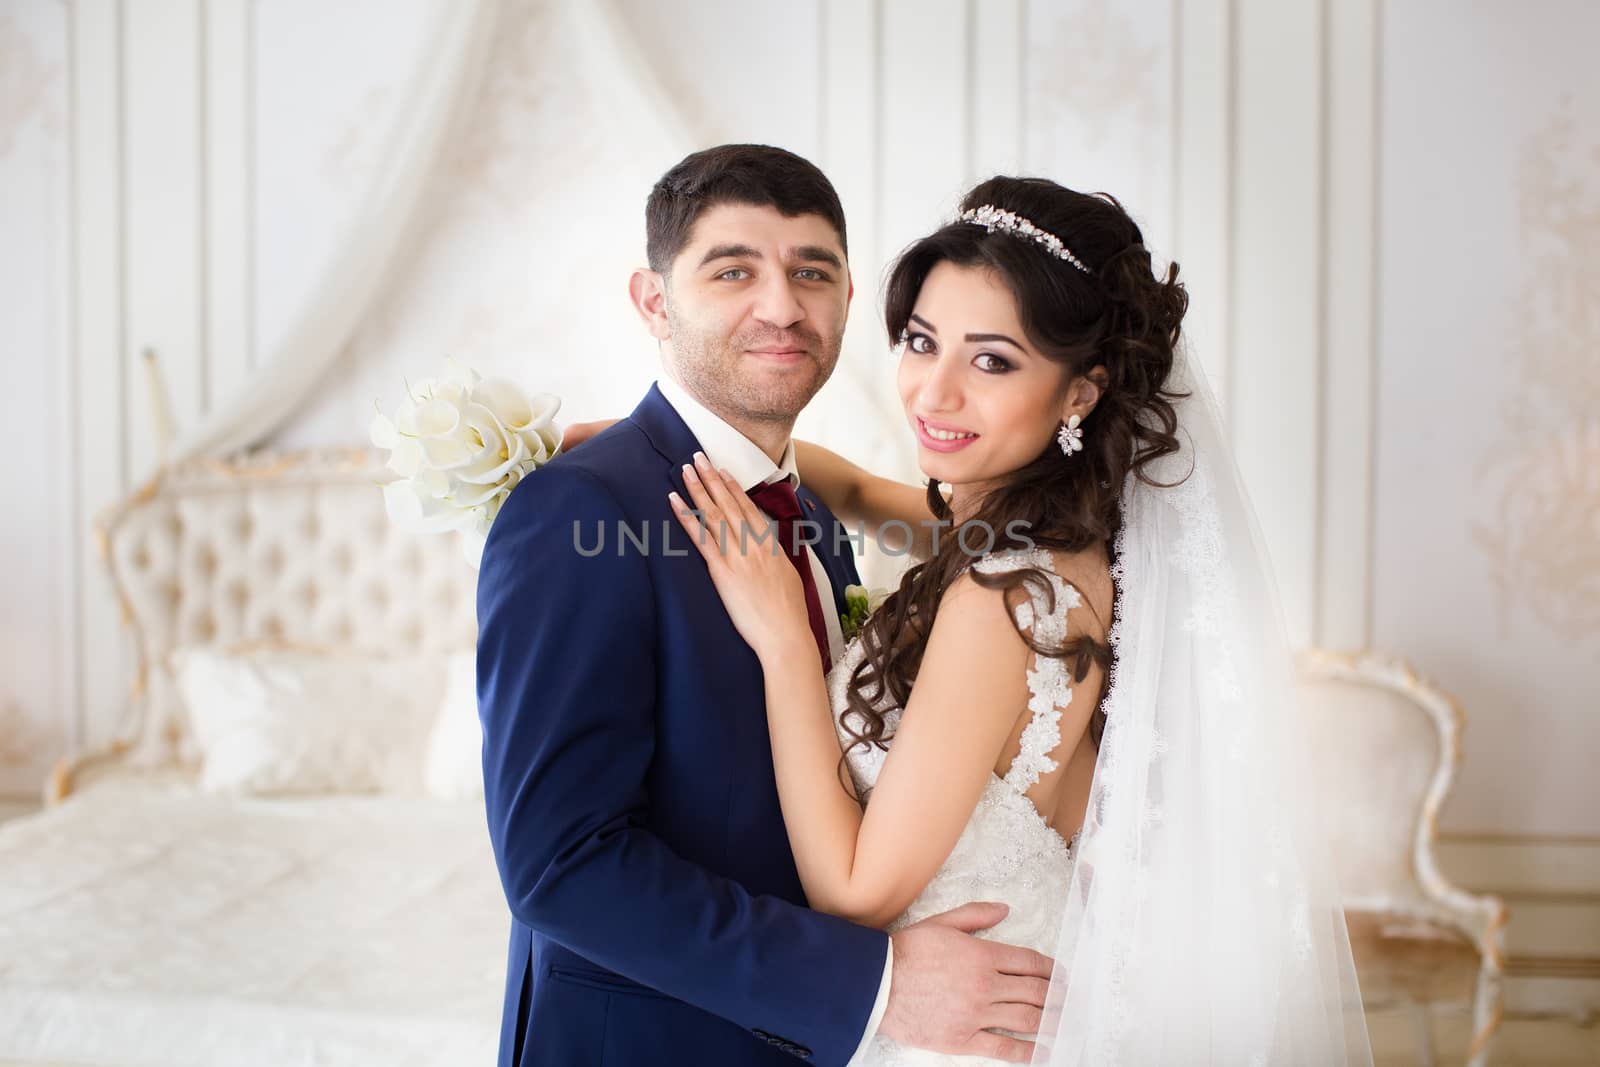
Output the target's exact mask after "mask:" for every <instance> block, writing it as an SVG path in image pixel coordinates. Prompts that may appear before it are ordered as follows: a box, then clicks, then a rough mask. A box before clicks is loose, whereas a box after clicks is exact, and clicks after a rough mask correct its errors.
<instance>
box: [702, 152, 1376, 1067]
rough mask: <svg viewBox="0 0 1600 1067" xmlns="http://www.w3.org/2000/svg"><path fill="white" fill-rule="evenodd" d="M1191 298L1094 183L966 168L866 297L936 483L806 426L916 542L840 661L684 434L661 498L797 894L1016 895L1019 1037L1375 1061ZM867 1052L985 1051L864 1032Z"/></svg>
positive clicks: (1271, 613)
mask: <svg viewBox="0 0 1600 1067" xmlns="http://www.w3.org/2000/svg"><path fill="white" fill-rule="evenodd" d="M1186 306H1187V296H1186V294H1185V292H1184V289H1183V287H1182V286H1181V284H1179V282H1178V280H1177V267H1176V266H1175V265H1174V266H1173V267H1171V268H1169V270H1168V271H1167V272H1166V275H1165V276H1164V277H1157V276H1155V275H1154V274H1153V273H1152V268H1151V258H1150V254H1149V252H1148V251H1147V250H1146V249H1145V247H1144V243H1143V237H1142V235H1141V233H1140V231H1139V228H1138V227H1137V226H1136V225H1135V224H1134V222H1133V221H1132V219H1131V218H1129V216H1128V215H1127V214H1126V213H1125V212H1124V211H1123V210H1122V208H1121V206H1120V205H1119V204H1118V203H1117V202H1116V201H1115V200H1114V199H1112V198H1111V197H1109V196H1103V195H1101V196H1089V195H1085V194H1082V193H1078V192H1074V191H1072V190H1070V189H1066V188H1063V187H1061V186H1059V185H1056V184H1054V183H1052V182H1048V181H1044V180H1039V179H1019V178H1003V177H1002V178H994V179H992V180H990V181H987V182H984V183H982V184H981V185H979V186H977V187H976V188H975V189H973V190H972V191H971V192H970V193H968V194H967V196H966V197H965V198H964V200H963V203H962V210H961V213H960V214H959V215H958V217H957V218H956V220H955V221H953V222H951V223H949V224H948V225H946V226H944V227H942V228H940V229H939V230H937V231H936V232H934V233H933V234H931V235H929V236H927V237H925V238H923V239H922V240H920V241H918V242H916V243H915V244H914V245H912V246H911V247H910V248H909V249H908V250H907V251H906V252H905V253H904V254H903V255H902V256H901V258H900V259H899V261H898V263H897V264H896V265H895V267H894V268H893V272H892V274H891V276H890V279H889V282H888V287H887V302H886V308H885V318H886V324H887V326H888V331H889V336H890V337H891V339H892V340H893V341H894V342H895V343H896V345H897V347H898V349H899V371H898V388H899V393H900V399H901V403H902V405H903V407H904V410H905V416H906V420H907V423H908V425H909V428H910V429H911V431H912V432H913V433H914V434H915V436H916V439H917V444H918V459H919V464H920V466H921V469H922V471H923V473H924V474H925V475H927V477H928V483H927V487H926V491H924V490H923V489H920V488H917V487H912V486H905V485H900V484H897V483H894V482H891V481H887V480H884V479H880V478H876V477H873V476H871V475H869V474H868V473H866V472H864V471H862V470H860V469H859V468H857V467H855V466H853V465H852V464H850V463H848V462H847V461H845V460H843V459H842V458H840V457H838V456H836V455H834V454H833V453H831V452H828V451H827V450H825V449H822V448H818V447H816V446H812V445H808V444H804V443H799V444H798V445H797V460H798V465H799V467H800V469H801V470H802V471H803V472H804V474H805V477H806V482H807V484H808V485H809V486H810V487H811V488H813V489H814V490H815V491H816V492H817V493H818V495H820V496H821V497H822V498H823V501H824V503H826V504H827V506H828V507H829V508H830V509H831V510H832V511H833V512H834V513H835V514H836V515H837V516H838V517H839V518H840V519H841V521H843V522H844V524H845V525H846V527H848V528H851V529H854V528H855V527H856V526H857V525H858V524H860V525H864V526H865V527H866V529H867V530H868V532H869V533H877V534H879V535H881V536H882V539H883V540H882V543H885V544H890V545H895V546H896V547H897V545H896V542H900V541H903V540H904V538H903V536H902V535H903V533H904V530H905V529H906V528H907V527H908V526H909V528H910V529H912V530H914V531H916V538H915V544H914V545H913V551H914V552H915V553H916V554H917V556H918V557H919V559H920V560H921V561H920V562H918V563H917V564H916V565H915V566H913V567H912V568H911V569H910V570H909V571H907V572H906V574H905V575H904V577H903V578H902V579H901V581H900V584H899V587H898V589H896V590H895V591H894V592H893V593H891V594H890V595H889V596H888V598H887V599H886V600H885V601H884V602H883V604H882V605H881V606H880V607H879V608H878V609H877V610H876V611H875V612H874V613H873V614H872V615H871V616H870V617H869V618H868V619H867V621H866V622H865V623H864V624H863V625H862V627H861V629H860V632H859V633H858V634H857V635H856V636H855V637H854V638H853V640H852V641H851V642H850V644H849V646H848V648H847V650H846V652H845V654H844V655H843V657H842V658H841V659H840V661H839V662H837V663H836V664H834V665H833V666H832V668H831V670H830V671H829V672H828V673H827V675H826V677H825V678H824V675H823V673H822V672H821V671H820V670H819V669H818V667H819V663H818V656H819V651H818V646H817V643H816V641H815V639H814V637H813V631H812V629H811V627H810V624H809V623H808V618H807V609H806V600H805V595H804V592H803V590H802V586H801V582H800V579H799V576H798V574H797V571H796V569H795V568H794V567H793V566H792V565H791V563H790V561H789V559H788V558H787V557H785V556H784V555H782V554H778V553H774V552H771V551H760V550H756V551H749V550H748V548H747V547H746V546H745V544H744V542H743V541H742V539H741V538H740V536H739V535H738V534H737V533H736V532H735V531H738V530H739V529H740V528H741V526H745V527H751V528H764V527H765V526H766V524H767V521H768V520H767V519H766V516H765V515H763V514H762V512H761V511H759V510H758V509H757V508H756V507H755V505H754V504H753V503H752V502H751V501H750V499H749V498H748V497H747V496H746V495H745V494H744V493H743V492H741V491H740V489H739V486H738V485H737V484H736V483H734V482H733V481H731V479H729V478H728V477H727V476H726V475H724V474H723V473H721V472H719V471H717V470H714V469H711V468H710V467H709V466H708V465H706V464H705V462H704V459H703V457H698V459H697V467H698V469H697V470H696V471H695V475H696V476H693V477H690V476H687V475H686V487H687V491H688V493H689V497H690V499H687V500H684V499H679V498H677V497H676V495H674V499H673V506H674V508H675V510H676V512H677V514H678V517H679V519H680V521H681V522H682V523H683V524H684V526H685V528H686V529H687V530H688V531H689V532H690V533H691V535H693V536H694V539H695V541H696V543H697V544H698V545H699V547H700V551H701V553H702V555H703V556H704V558H705V561H706V564H707V566H708V568H709V570H710V574H711V577H712V579H713V581H714V582H715V584H716V587H717V590H718V592H719V593H720V594H721V596H722V598H723V600H724V602H725V604H726V606H727V609H728V613H729V615H730V617H731V618H732V619H733V621H734V624H735V625H736V626H737V627H738V629H739V631H740V633H741V635H742V636H743V637H744V638H745V640H746V641H748V642H749V644H750V646H751V647H752V648H753V649H754V651H755V652H756V654H757V655H758V657H759V658H760V661H761V665H762V669H763V672H764V675H765V689H766V713H767V716H768V720H769V727H770V733H771V739H772V754H773V761H774V765H775V768H776V773H777V784H778V792H779V798H780V801H781V803H782V809H783V816H784V821H785V824H786V826H787V830H788V834H789V838H790V843H791V846H792V850H793V853H794V857H795V861H796V864H797V867H798V870H799V873H800V878H801V881H802V883H803V885H804V887H805V891H806V895H807V898H808V900H809V902H810V903H811V905H812V906H813V907H814V908H816V909H819V910H822V911H827V912H831V913H833V914H836V915H840V916H843V917H845V918H848V919H851V920H853V921H856V922H859V923H863V924H869V925H874V926H881V927H886V928H888V929H890V930H895V929H898V928H900V927H902V926H905V925H908V924H910V923H913V922H916V921H918V920H920V919H922V918H925V917H927V916H929V915H933V914H937V913H939V912H942V911H946V910H948V909H950V908H952V907H955V906H958V905H960V904H962V903H965V902H969V901H974V900H993V901H1001V902H1003V903H1005V904H1008V905H1009V906H1010V911H1009V914H1008V915H1007V917H1006V918H1005V919H1004V920H1003V921H1002V922H1001V923H1000V924H999V925H997V926H995V927H994V928H992V929H991V930H989V931H987V932H986V933H985V934H984V935H983V936H986V937H992V938H994V939H996V940H999V941H1003V942H1007V943H1010V944H1016V945H1023V946H1027V947H1029V948H1033V949H1035V950H1038V951H1040V952H1043V953H1046V954H1047V955H1052V956H1054V958H1055V959H1056V968H1055V972H1054V974H1053V976H1052V979H1051V986H1050V992H1049V997H1048V1000H1047V1004H1046V1008H1045V1012H1044V1018H1043V1021H1042V1024H1041V1025H1040V1027H1039V1030H1038V1034H1037V1039H1036V1040H1037V1047H1036V1049H1035V1052H1034V1059H1033V1062H1034V1063H1048V1064H1108V1063H1118V1064H1170V1063H1187V1064H1194V1063H1214V1064H1274V1065H1276V1064H1345V1063H1370V1062H1371V1051H1370V1048H1369V1045H1368V1039H1367V1033H1366V1028H1365V1023H1364V1019H1363V1017H1362V1015H1361V1005H1360V998H1359V995H1358V992H1357V989H1356V984H1355V977H1354V971H1353V967H1352V964H1351V958H1350V949H1349V945H1348V939H1347V936H1346V933H1345V929H1344V923H1343V918H1342V913H1341V911H1340V909H1339V906H1338V900H1337V897H1336V894H1335V892H1334V889H1333V885H1332V881H1331V879H1330V878H1329V877H1328V875H1327V872H1326V871H1325V870H1324V869H1323V867H1322V853H1323V851H1324V850H1323V849H1322V848H1321V846H1320V845H1319V843H1318V842H1319V838H1318V837H1317V836H1315V830H1314V828H1313V827H1314V823H1313V822H1311V821H1309V819H1308V815H1309V813H1308V811H1307V810H1306V809H1307V807H1308V805H1307V803H1306V802H1307V801H1308V799H1309V798H1308V797H1307V796H1306V790H1305V789H1304V788H1303V787H1302V783H1303V782H1305V781H1306V778H1305V776H1304V772H1303V770H1302V768H1301V763H1300V761H1301V759H1302V754H1301V753H1300V751H1299V748H1298V737H1299V723H1298V722H1297V721H1296V718H1295V707H1294V704H1293V703H1292V701H1291V700H1290V699H1289V696H1288V694H1289V692H1290V690H1289V681H1290V680H1289V676H1288V658H1287V655H1286V652H1285V650H1284V648H1283V644H1282V637H1281V626H1280V623H1279V620H1278V616H1277V613H1276V612H1277V609H1276V601H1275V597H1274V592H1273V589H1272V585H1271V581H1270V576H1269V574H1268V571H1267V567H1266V565H1265V557H1264V554H1263V552H1262V550H1261V549H1260V547H1259V545H1258V541H1257V539H1256V534H1255V531H1254V526H1253V519H1252V517H1251V513H1250V511H1249V506H1248V503H1247V500H1246V498H1245V496H1244V494H1243V492H1242V489H1241V487H1240V485H1239V482H1238V477H1237V474H1236V472H1235V470H1234V468H1233V465H1232V461H1231V458H1230V456H1229V453H1228V451H1227V449H1226V446H1225V444H1224V437H1223V434H1222V428H1221V423H1220V419H1219V417H1218V415H1217V414H1216V411H1215V408H1214V406H1213V404H1212V402H1211V400H1210V397H1209V395H1208V393H1207V392H1206V390H1205V386H1204V383H1203V381H1202V380H1201V377H1200V374H1199V372H1198V368H1196V367H1195V366H1193V365H1192V364H1191V363H1190V362H1189V361H1188V360H1187V358H1186V357H1185V355H1184V353H1183V351H1182V348H1181V345H1180V336H1181V330H1180V326H1181V322H1182V319H1183V315H1184V312H1185V309H1186ZM941 483H942V484H944V485H947V486H949V495H948V497H947V496H946V495H945V494H944V493H943V492H942V491H941V490H940V485H941ZM891 526H893V527H897V528H898V530H897V531H891V530H890V527H891ZM841 751H842V753H843V755H842V758H841ZM1013 1036H1014V1035H1013ZM1019 1047H1020V1046H1019ZM866 1062H867V1063H869V1064H873V1065H878V1067H886V1065H890V1064H907V1065H923V1064H944V1063H949V1064H956V1063H963V1064H973V1063H978V1062H986V1063H992V1062H999V1061H991V1060H984V1061H979V1060H977V1059H975V1058H971V1057H959V1058H958V1057H947V1056H943V1055H940V1054H937V1053H931V1052H927V1051H923V1050H918V1049H912V1048H907V1047H903V1046H899V1045H897V1044H895V1043H894V1042H893V1041H892V1040H890V1039H888V1038H886V1037H883V1036H881V1035H880V1036H879V1037H877V1038H876V1039H875V1040H874V1043H873V1044H872V1045H871V1047H870V1049H869V1051H868V1053H867V1057H866Z"/></svg>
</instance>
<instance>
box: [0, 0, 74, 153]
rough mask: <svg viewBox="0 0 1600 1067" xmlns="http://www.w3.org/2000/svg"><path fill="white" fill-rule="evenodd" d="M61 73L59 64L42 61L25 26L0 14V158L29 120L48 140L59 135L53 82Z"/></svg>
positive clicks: (57, 110)
mask: <svg viewBox="0 0 1600 1067" xmlns="http://www.w3.org/2000/svg"><path fill="white" fill-rule="evenodd" d="M62 76H63V73H62V69H61V66H60V65H59V64H55V63H49V62H47V61H46V60H45V58H44V56H43V55H42V54H41V53H40V51H39V47H38V45H37V43H36V42H35V41H34V39H33V38H32V37H31V36H30V35H29V33H28V31H27V29H26V27H24V26H22V25H21V24H20V23H18V21H17V20H16V19H15V18H13V17H12V16H11V15H10V14H4V13H0V159H4V158H6V157H7V156H8V155H10V154H11V152H12V150H13V149H14V148H15V147H16V144H17V139H18V138H19V137H20V136H21V134H22V131H23V129H24V128H25V127H26V126H27V125H28V124H29V123H31V122H35V121H37V122H38V123H39V126H40V129H41V130H42V131H43V132H44V134H45V135H46V136H47V137H48V138H49V139H50V140H55V139H56V137H57V136H59V135H60V133H61V127H62V116H61V114H60V113H59V109H58V107H57V105H56V92H55V85H56V82H57V80H58V79H60V78H61V77H62Z"/></svg>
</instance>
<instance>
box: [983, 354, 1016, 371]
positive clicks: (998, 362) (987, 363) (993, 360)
mask: <svg viewBox="0 0 1600 1067" xmlns="http://www.w3.org/2000/svg"><path fill="white" fill-rule="evenodd" d="M975 358H976V359H977V362H978V369H979V370H981V371H987V372H988V373H990V374H1004V373H1005V372H1006V371H1008V370H1010V369H1011V363H1010V361H1009V360H1004V359H1001V358H1000V357H999V356H997V355H995V354H994V353H993V352H980V353H978V355H977V356H976V357H975Z"/></svg>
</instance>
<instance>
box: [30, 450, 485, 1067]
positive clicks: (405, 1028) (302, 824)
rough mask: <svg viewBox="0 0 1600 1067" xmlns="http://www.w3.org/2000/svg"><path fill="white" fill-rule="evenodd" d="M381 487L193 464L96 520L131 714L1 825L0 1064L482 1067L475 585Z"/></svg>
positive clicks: (354, 470) (318, 460) (313, 471)
mask: <svg viewBox="0 0 1600 1067" xmlns="http://www.w3.org/2000/svg"><path fill="white" fill-rule="evenodd" d="M385 477H386V472H385V471H384V470H383V468H382V466H381V461H380V458H379V455H378V454H377V453H375V452H373V451H371V450H368V449H348V450H344V449H335V450H319V451H316V452H306V453H297V454H294V455H281V456H280V455H271V454H260V455H255V456H251V457H248V458H246V459H244V460H241V461H238V462H234V463H221V462H217V461H195V462H191V463H186V464H184V465H182V466H179V467H176V468H173V469H170V470H168V471H166V472H164V473H163V474H162V475H161V476H159V477H158V478H157V479H155V480H154V481H152V482H151V483H149V484H148V485H146V486H144V487H143V488H142V489H140V490H139V491H138V492H137V493H135V494H133V495H132V496H131V497H130V498H129V499H127V500H125V501H123V502H121V503H120V504H118V505H117V506H115V507H114V508H112V509H111V510H110V511H108V512H107V513H106V514H105V515H104V516H103V517H102V518H101V519H100V521H99V523H98V524H97V531H98V535H99V544H100V548H101V554H102V559H103V561H104V563H105V565H106V567H107V569H108V573H109V575H110V578H111V583H112V587H113V588H114V590H115V594H116V596H117V597H118V600H119V601H120V603H121V606H122V611H123V617H124V621H125V622H126V623H127V627H128V630H129V632H130V633H131V635H132V639H133V640H132V644H133V646H134V649H135V670H134V676H133V678H132V679H131V681H130V688H129V700H128V714H129V719H128V724H127V727H126V731H125V736H124V737H122V738H121V739H120V740H119V741H118V742H117V743H115V744H114V745H112V746H110V747H108V748H107V749H105V750H103V751H99V752H95V753H92V754H89V755H87V756H85V757H83V758H81V759H78V760H75V761H72V762H69V763H66V764H63V765H62V766H61V767H60V768H58V770H57V772H56V774H55V775H54V776H53V778H52V780H51V781H50V782H49V783H48V784H47V786H46V806H45V807H44V808H43V809H42V810H40V811H38V812H37V813H34V814H32V815H28V816H25V817H23V818H19V819H14V820H11V821H8V822H6V823H3V824H0V1063H4V1064H10V1065H15V1064H30V1065H43V1064H85V1065H89V1064H92V1065H107V1067H109V1065H119V1067H135V1065H145V1064H150V1065H155V1064H161V1065H164V1067H185V1065H191V1064H192V1065H196V1067H198V1065H207V1067H213V1065H226V1064H238V1065H252V1067H253V1065H257V1064H261V1065H266V1064H272V1065H275V1067H282V1065H293V1064H317V1065H322V1067H337V1065H343V1064H375V1063H384V1064H466V1063H487V1062H492V1061H493V1058H494V1055H495V1049H496V1045H497V1034H498V1026H499V1008H500V999H501V993H502V982H503V978H504V965H505V945H506V934H507V931H508V929H509V922H510V920H509V916H508V913H507V911H506V906H505V901H504V898H503V896H502V895H501V890H500V886H499V882H498V879H497V876H496V873H495V868H494V861H493V856H492V853H491V851H490V848H489V843H488V837H487V832H486V829H485V820H484V815H483V806H482V799H481V788H482V783H481V777H478V776H477V775H476V773H475V770H476V761H477V758H478V752H477V746H478V741H477V734H476V714H475V711H476V709H475V693H474V692H473V689H474V687H473V685H472V677H471V662H472V657H471V649H472V645H473V640H474V634H475V618H474V608H473V605H474V587H475V578H476V576H475V574H474V572H473V571H472V570H471V569H470V568H469V567H468V566H467V565H466V564H465V563H464V562H463V561H462V557H461V554H460V551H459V548H458V547H457V546H456V545H455V544H454V543H453V541H452V540H451V539H450V538H448V537H442V536H432V537H418V536H413V535H410V534H407V533H405V532H403V531H401V530H399V529H397V528H395V527H394V526H393V524H392V523H391V522H390V521H389V519H388V518H387V517H386V515H385V514H384V509H383V500H382V494H381V492H380V491H379V490H378V488H377V483H379V482H381V481H383V480H384V479H385Z"/></svg>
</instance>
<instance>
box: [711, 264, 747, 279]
mask: <svg viewBox="0 0 1600 1067" xmlns="http://www.w3.org/2000/svg"><path fill="white" fill-rule="evenodd" d="M735 275H738V277H735ZM749 276H750V272H749V271H747V270H745V269H744V268H743V267H729V268H728V269H727V270H725V271H723V272H722V273H721V274H719V275H717V277H718V278H723V279H726V280H727V281H730V282H741V281H744V279H746V278H748V277H749Z"/></svg>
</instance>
